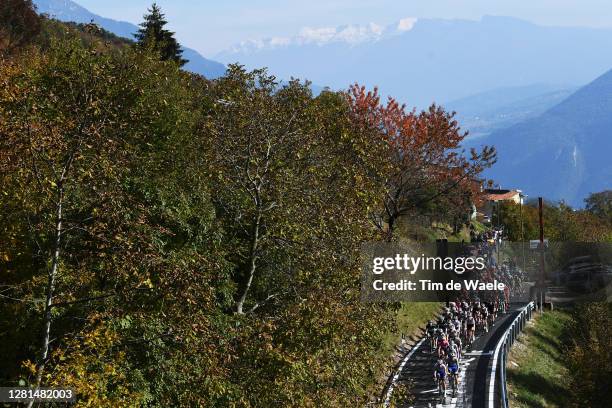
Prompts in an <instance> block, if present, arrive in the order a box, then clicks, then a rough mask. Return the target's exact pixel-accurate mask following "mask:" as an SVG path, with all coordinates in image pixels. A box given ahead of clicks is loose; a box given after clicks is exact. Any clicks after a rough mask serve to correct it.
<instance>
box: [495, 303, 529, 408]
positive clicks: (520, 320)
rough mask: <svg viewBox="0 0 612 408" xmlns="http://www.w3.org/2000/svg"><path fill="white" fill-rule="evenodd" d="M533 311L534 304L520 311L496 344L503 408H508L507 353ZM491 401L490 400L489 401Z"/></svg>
mask: <svg viewBox="0 0 612 408" xmlns="http://www.w3.org/2000/svg"><path fill="white" fill-rule="evenodd" d="M534 310H535V303H534V302H530V303H529V304H528V305H527V306H526V307H525V308H523V310H521V312H520V313H519V315H518V316H517V317H516V318H515V319H514V321H513V322H512V324H511V325H510V327H508V329H507V330H506V332H505V333H504V336H503V337H502V339H501V340H500V343H498V344H501V348H500V349H499V351H500V353H501V354H500V356H499V357H500V362H501V369H500V376H499V387H500V390H501V406H502V407H503V408H508V390H507V387H506V362H507V359H508V353H509V352H510V348H511V347H512V345H513V344H514V341H515V340H516V338H517V337H518V336H519V334H520V333H521V332H522V331H523V329H524V328H525V325H526V324H527V322H528V321H529V320H531V317H532V315H533V311H534ZM492 380H493V379H492ZM492 400H493V399H490V401H492ZM490 407H491V404H490ZM491 408H493V407H491Z"/></svg>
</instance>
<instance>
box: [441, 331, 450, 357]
mask: <svg viewBox="0 0 612 408" xmlns="http://www.w3.org/2000/svg"><path fill="white" fill-rule="evenodd" d="M449 345H450V344H449V342H448V340H447V338H446V336H444V335H443V336H442V340H438V358H442V356H443V355H444V353H446V352H447V351H448V348H449Z"/></svg>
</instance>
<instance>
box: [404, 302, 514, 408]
mask: <svg viewBox="0 0 612 408" xmlns="http://www.w3.org/2000/svg"><path fill="white" fill-rule="evenodd" d="M522 307H524V305H518V304H517V305H515V306H513V307H511V308H510V310H509V311H508V313H506V314H505V315H503V316H501V317H499V318H498V319H497V321H496V322H495V324H494V325H493V327H492V328H491V329H490V330H489V333H486V334H484V335H481V336H480V337H478V338H477V339H476V340H475V341H474V343H473V344H472V347H471V348H470V349H468V350H466V351H465V353H464V357H463V359H462V361H461V364H460V373H459V381H460V383H459V389H458V392H457V396H456V397H455V398H451V391H450V390H449V391H448V397H447V399H446V405H442V404H441V403H440V396H439V395H438V392H437V387H436V385H435V384H434V382H433V366H434V364H435V358H434V357H433V356H432V354H430V352H429V343H428V342H427V341H425V342H423V343H422V344H421V345H420V346H419V347H418V348H417V349H416V350H415V351H414V353H413V355H412V356H411V357H410V359H409V360H408V361H407V363H406V365H405V366H404V369H403V370H402V373H401V379H402V380H408V381H409V382H410V383H412V394H413V395H415V396H416V400H415V401H413V402H412V403H411V404H410V405H407V406H409V407H413V408H429V407H437V408H446V407H449V408H472V407H473V408H489V386H490V377H491V368H492V365H493V356H494V353H495V347H496V346H497V343H498V342H499V340H500V339H501V337H502V336H503V334H504V332H505V331H506V329H507V328H508V327H509V326H510V324H511V323H512V321H513V320H514V318H515V317H516V316H517V315H518V313H519V310H520V309H521V308H522ZM498 366H499V364H498ZM496 371H497V374H496V375H499V367H497V370H496ZM497 388H498V387H494V388H493V391H494V392H495V393H498V392H499V390H497ZM495 401H497V398H496V399H495Z"/></svg>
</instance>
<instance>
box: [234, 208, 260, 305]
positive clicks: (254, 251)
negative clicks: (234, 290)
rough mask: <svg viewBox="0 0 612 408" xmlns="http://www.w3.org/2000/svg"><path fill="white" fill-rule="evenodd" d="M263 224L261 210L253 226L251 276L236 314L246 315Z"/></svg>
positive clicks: (250, 259)
mask: <svg viewBox="0 0 612 408" xmlns="http://www.w3.org/2000/svg"><path fill="white" fill-rule="evenodd" d="M260 223H261V210H257V216H256V217H255V225H254V226H253V236H252V237H251V249H250V254H249V275H248V279H247V282H246V284H245V286H244V290H243V291H242V295H241V296H240V299H239V300H238V302H237V303H236V313H237V314H244V311H243V307H244V302H245V300H246V298H247V294H248V293H249V289H250V288H251V284H252V283H253V277H254V276H255V270H256V269H257V265H256V261H257V249H258V244H259V224H260Z"/></svg>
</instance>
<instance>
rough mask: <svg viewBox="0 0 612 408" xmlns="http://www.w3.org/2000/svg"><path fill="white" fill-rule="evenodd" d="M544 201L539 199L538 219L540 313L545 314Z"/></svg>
mask: <svg viewBox="0 0 612 408" xmlns="http://www.w3.org/2000/svg"><path fill="white" fill-rule="evenodd" d="M543 210H544V200H543V199H542V197H538V218H539V220H540V277H539V279H538V296H539V297H540V299H539V300H540V312H544V293H545V287H544V286H545V283H544V268H545V264H544V211H543Z"/></svg>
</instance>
